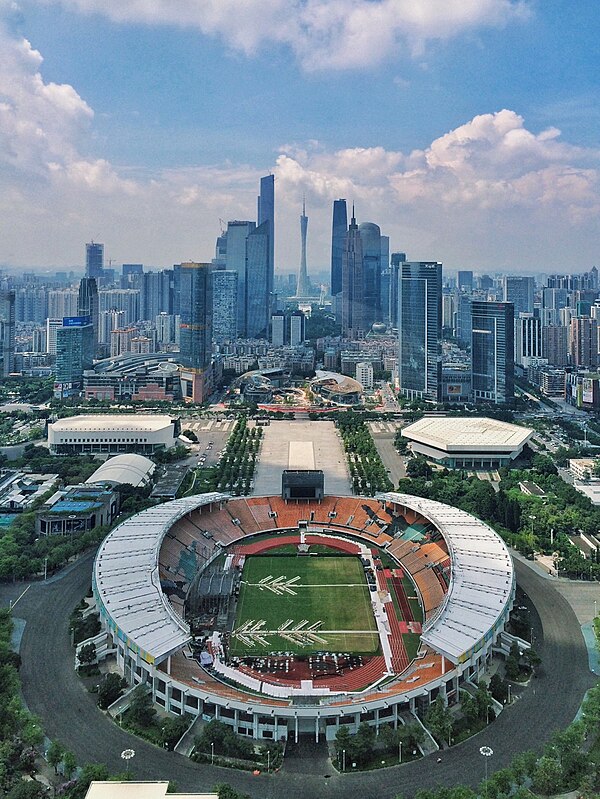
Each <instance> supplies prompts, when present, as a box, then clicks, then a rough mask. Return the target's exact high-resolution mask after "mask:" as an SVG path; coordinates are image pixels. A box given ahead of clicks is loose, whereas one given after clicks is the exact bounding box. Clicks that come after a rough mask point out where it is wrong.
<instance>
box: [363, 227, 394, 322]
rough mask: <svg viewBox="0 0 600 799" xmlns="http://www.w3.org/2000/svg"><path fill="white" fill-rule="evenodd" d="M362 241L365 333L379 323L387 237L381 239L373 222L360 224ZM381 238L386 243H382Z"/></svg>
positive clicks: (378, 230) (379, 230) (379, 232)
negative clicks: (383, 255) (382, 263)
mask: <svg viewBox="0 0 600 799" xmlns="http://www.w3.org/2000/svg"><path fill="white" fill-rule="evenodd" d="M358 231H359V233H360V237H361V239H362V252H363V267H362V271H363V275H362V304H363V309H362V327H363V330H364V331H365V335H366V333H368V332H369V331H370V330H371V327H372V326H373V323H374V322H381V321H382V319H383V316H382V313H381V256H382V253H385V252H386V244H387V249H388V251H389V240H388V239H387V236H385V237H382V235H381V229H380V227H379V225H376V224H375V223H374V222H362V223H361V224H360V225H359V226H358ZM382 238H384V239H385V240H386V241H385V242H382Z"/></svg>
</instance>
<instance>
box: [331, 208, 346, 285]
mask: <svg viewBox="0 0 600 799" xmlns="http://www.w3.org/2000/svg"><path fill="white" fill-rule="evenodd" d="M347 232H348V211H347V209H346V200H334V201H333V224H332V228H331V295H332V296H335V295H336V294H340V293H341V291H342V258H343V254H344V244H345V241H346V233H347Z"/></svg>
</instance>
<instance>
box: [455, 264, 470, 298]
mask: <svg viewBox="0 0 600 799" xmlns="http://www.w3.org/2000/svg"><path fill="white" fill-rule="evenodd" d="M456 283H457V287H458V290H459V291H462V292H464V293H465V294H472V292H473V272H471V271H470V270H466V269H465V270H459V272H458V274H457V276H456Z"/></svg>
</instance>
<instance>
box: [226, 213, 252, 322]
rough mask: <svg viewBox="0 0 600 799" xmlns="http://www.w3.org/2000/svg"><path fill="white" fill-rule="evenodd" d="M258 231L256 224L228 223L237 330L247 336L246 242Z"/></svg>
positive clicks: (228, 243)
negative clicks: (234, 277)
mask: <svg viewBox="0 0 600 799" xmlns="http://www.w3.org/2000/svg"><path fill="white" fill-rule="evenodd" d="M253 230H256V223H255V222H249V221H247V220H244V221H240V220H234V221H232V222H228V223H227V258H226V264H227V271H234V272H236V273H237V292H238V300H237V314H238V319H237V330H238V335H240V336H246V335H247V333H246V246H247V244H246V240H247V238H248V236H249V235H250V233H251V232H252V231H253Z"/></svg>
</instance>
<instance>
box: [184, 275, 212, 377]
mask: <svg viewBox="0 0 600 799" xmlns="http://www.w3.org/2000/svg"><path fill="white" fill-rule="evenodd" d="M180 270H181V271H180V278H179V291H180V297H179V312H180V316H181V325H180V331H181V332H180V348H181V363H182V365H183V366H185V367H187V368H188V369H206V368H207V367H208V366H209V365H210V359H211V353H212V280H211V272H212V264H199V263H194V262H193V261H192V262H187V263H183V264H181V265H180Z"/></svg>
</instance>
